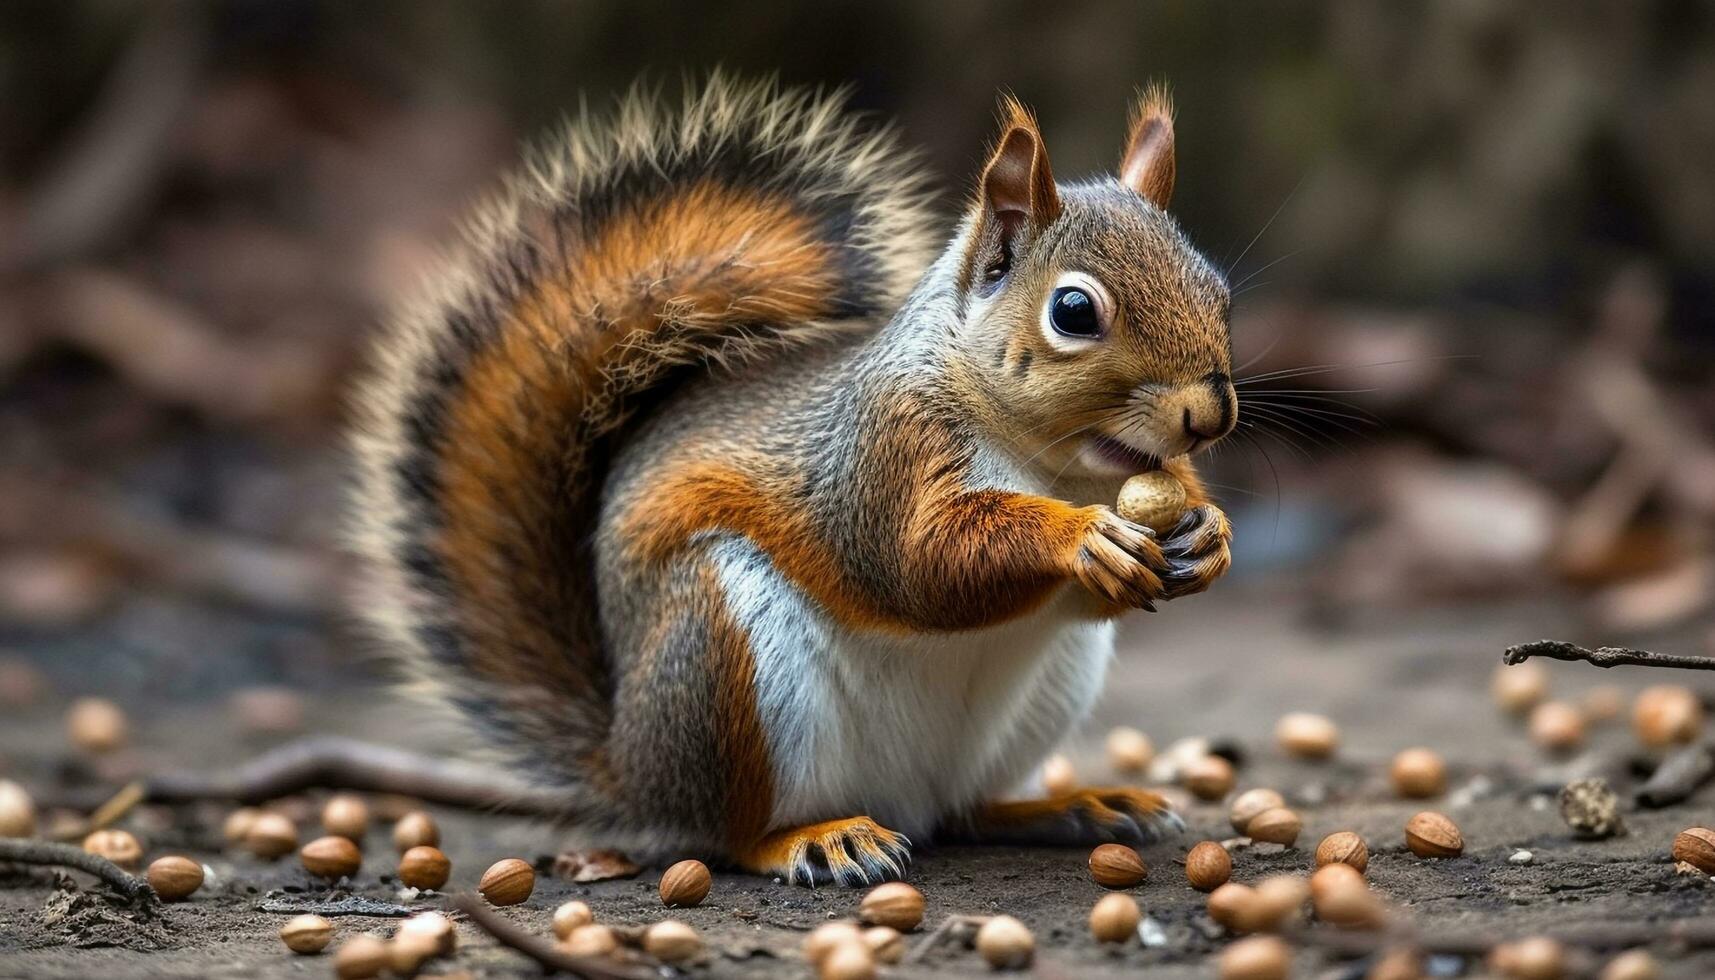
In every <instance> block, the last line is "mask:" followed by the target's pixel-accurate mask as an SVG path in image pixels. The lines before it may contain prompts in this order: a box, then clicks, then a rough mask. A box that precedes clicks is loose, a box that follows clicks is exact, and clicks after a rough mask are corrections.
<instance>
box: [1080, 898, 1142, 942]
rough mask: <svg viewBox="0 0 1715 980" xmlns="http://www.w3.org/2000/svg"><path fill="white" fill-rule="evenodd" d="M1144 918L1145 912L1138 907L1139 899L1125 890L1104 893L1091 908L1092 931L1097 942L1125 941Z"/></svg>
mask: <svg viewBox="0 0 1715 980" xmlns="http://www.w3.org/2000/svg"><path fill="white" fill-rule="evenodd" d="M1142 919H1143V912H1142V911H1140V910H1139V909H1138V907H1137V899H1135V898H1132V897H1131V896H1130V895H1127V894H1125V893H1123V892H1113V893H1111V894H1108V895H1103V896H1102V897H1101V900H1100V901H1098V902H1096V905H1095V907H1094V908H1092V909H1090V933H1091V934H1092V935H1094V936H1095V937H1096V941H1097V942H1104V943H1123V942H1125V941H1126V940H1127V939H1130V938H1131V934H1132V933H1133V932H1135V931H1136V930H1137V924H1138V922H1140V921H1142Z"/></svg>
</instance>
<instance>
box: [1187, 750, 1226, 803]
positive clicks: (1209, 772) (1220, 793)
mask: <svg viewBox="0 0 1715 980" xmlns="http://www.w3.org/2000/svg"><path fill="white" fill-rule="evenodd" d="M1183 778H1184V781H1185V788H1186V789H1188V790H1190V791H1191V793H1192V794H1193V795H1194V796H1196V797H1197V798H1198V799H1200V800H1208V801H1210V802H1213V801H1215V800H1219V799H1221V798H1222V797H1224V796H1226V795H1227V794H1228V793H1230V792H1232V789H1233V764H1232V763H1230V762H1228V761H1227V760H1225V759H1223V758H1221V757H1220V756H1218V755H1206V756H1204V757H1203V758H1201V759H1198V760H1197V761H1196V762H1193V763H1191V764H1190V765H1188V766H1186V767H1185V772H1184V776H1183Z"/></svg>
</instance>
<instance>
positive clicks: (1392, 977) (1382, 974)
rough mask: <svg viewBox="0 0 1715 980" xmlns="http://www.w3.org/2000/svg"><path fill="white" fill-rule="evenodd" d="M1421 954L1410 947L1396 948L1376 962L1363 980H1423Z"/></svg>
mask: <svg viewBox="0 0 1715 980" xmlns="http://www.w3.org/2000/svg"><path fill="white" fill-rule="evenodd" d="M1423 976H1424V974H1423V954H1421V953H1419V952H1418V951H1417V950H1416V949H1413V948H1412V947H1410V946H1396V947H1394V948H1393V949H1390V950H1388V951H1386V952H1384V953H1382V955H1381V956H1380V957H1379V958H1378V959H1377V960H1376V965H1375V966H1372V967H1370V972H1369V973H1368V974H1367V975H1365V977H1364V980H1423Z"/></svg>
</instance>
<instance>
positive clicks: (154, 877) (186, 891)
mask: <svg viewBox="0 0 1715 980" xmlns="http://www.w3.org/2000/svg"><path fill="white" fill-rule="evenodd" d="M149 887H150V888H153V889H155V894H157V895H159V896H161V901H163V902H177V901H180V900H182V899H186V898H189V897H190V895H191V893H192V892H194V891H196V890H197V889H198V888H201V887H202V865H200V864H198V863H196V862H195V861H192V860H191V859H190V858H188V857H180V856H178V855H176V854H175V855H172V856H170V857H164V858H156V859H155V860H154V861H152V862H150V864H149Z"/></svg>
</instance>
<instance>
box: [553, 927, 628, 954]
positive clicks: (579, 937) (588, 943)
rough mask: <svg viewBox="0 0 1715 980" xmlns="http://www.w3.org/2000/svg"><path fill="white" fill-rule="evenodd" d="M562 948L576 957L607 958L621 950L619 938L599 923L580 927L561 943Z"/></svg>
mask: <svg viewBox="0 0 1715 980" xmlns="http://www.w3.org/2000/svg"><path fill="white" fill-rule="evenodd" d="M560 948H561V949H563V950H565V951H566V952H568V953H571V954H573V955H575V956H606V955H608V954H609V953H612V952H613V951H614V950H616V949H618V948H619V937H618V936H617V935H615V934H614V932H613V930H612V929H609V928H608V927H607V926H604V925H602V924H601V923H599V922H592V923H590V924H589V925H587V926H578V927H577V928H576V929H573V930H572V934H571V935H569V936H567V937H566V938H565V939H563V940H561V941H560Z"/></svg>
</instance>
